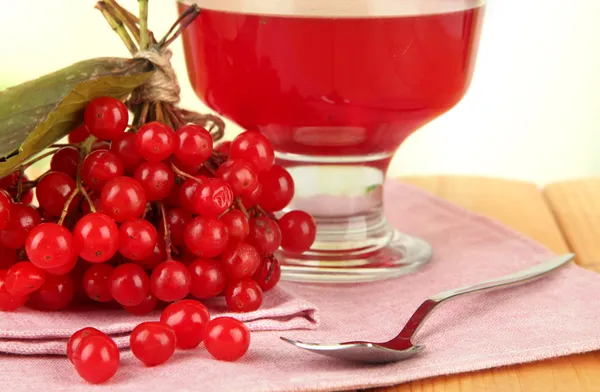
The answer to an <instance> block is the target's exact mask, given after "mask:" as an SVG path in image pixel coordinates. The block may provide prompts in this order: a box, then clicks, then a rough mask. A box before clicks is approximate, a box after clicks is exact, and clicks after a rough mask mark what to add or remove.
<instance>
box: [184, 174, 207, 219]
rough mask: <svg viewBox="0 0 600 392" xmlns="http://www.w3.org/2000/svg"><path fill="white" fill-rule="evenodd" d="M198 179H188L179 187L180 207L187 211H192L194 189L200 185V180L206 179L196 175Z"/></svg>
mask: <svg viewBox="0 0 600 392" xmlns="http://www.w3.org/2000/svg"><path fill="white" fill-rule="evenodd" d="M197 178H198V179H199V180H200V181H196V180H192V179H188V180H186V181H185V182H184V183H183V184H182V185H181V188H180V189H179V203H180V204H181V207H182V208H184V209H185V210H187V211H189V212H194V209H195V208H194V195H195V194H196V190H197V189H198V187H199V186H200V184H201V182H204V181H205V180H206V178H205V177H200V176H199V177H197Z"/></svg>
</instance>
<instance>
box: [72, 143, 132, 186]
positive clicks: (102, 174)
mask: <svg viewBox="0 0 600 392" xmlns="http://www.w3.org/2000/svg"><path fill="white" fill-rule="evenodd" d="M124 172H125V166H124V165H123V162H121V159H119V157H118V156H117V155H115V154H113V153H112V152H110V151H107V150H97V151H92V152H90V153H89V154H88V156H86V157H85V159H84V160H83V165H82V166H81V179H82V180H83V183H84V184H85V185H86V186H88V187H89V188H90V189H91V190H93V191H96V192H99V191H101V190H102V188H103V187H104V185H105V184H106V183H107V182H108V181H109V180H111V179H113V178H115V177H119V176H122V175H123V173H124Z"/></svg>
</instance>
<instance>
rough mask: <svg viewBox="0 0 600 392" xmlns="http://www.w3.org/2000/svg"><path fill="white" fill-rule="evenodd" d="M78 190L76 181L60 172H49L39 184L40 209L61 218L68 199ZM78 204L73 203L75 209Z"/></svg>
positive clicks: (37, 189) (72, 206)
mask: <svg viewBox="0 0 600 392" xmlns="http://www.w3.org/2000/svg"><path fill="white" fill-rule="evenodd" d="M75 188H77V185H76V184H75V180H73V179H72V178H71V177H69V176H68V175H66V174H65V173H60V172H49V173H47V174H45V175H44V176H43V177H42V178H41V179H40V180H39V181H38V183H37V186H36V188H35V189H36V192H37V198H38V202H39V203H40V207H42V208H43V209H44V211H46V212H47V213H49V214H50V215H52V216H60V215H61V214H62V211H63V208H64V207H65V203H66V202H67V199H68V198H69V196H70V195H71V193H73V191H74V190H75ZM76 205H77V203H74V202H73V203H71V206H70V208H74V207H75V206H76Z"/></svg>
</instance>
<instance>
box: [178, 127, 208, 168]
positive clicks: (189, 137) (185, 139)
mask: <svg viewBox="0 0 600 392" xmlns="http://www.w3.org/2000/svg"><path fill="white" fill-rule="evenodd" d="M212 151H213V140H212V137H211V136H210V133H209V132H208V131H207V130H206V129H204V128H202V127H201V126H199V125H195V124H188V125H184V126H182V127H181V128H179V129H178V130H177V134H176V139H175V151H174V155H175V158H177V160H178V161H179V162H182V163H183V164H185V165H186V166H196V165H200V164H202V163H204V162H206V160H207V159H208V158H209V157H210V155H211V154H212Z"/></svg>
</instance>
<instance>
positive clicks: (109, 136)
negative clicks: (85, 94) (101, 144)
mask: <svg viewBox="0 0 600 392" xmlns="http://www.w3.org/2000/svg"><path fill="white" fill-rule="evenodd" d="M83 121H84V122H85V126H86V127H87V129H89V131H90V133H91V134H92V135H94V136H96V137H97V138H98V139H101V140H113V139H117V138H119V137H120V136H121V135H122V134H123V132H125V129H126V128H127V124H128V122H129V112H128V111H127V107H126V106H125V104H124V103H123V102H121V101H119V100H118V99H115V98H112V97H98V98H94V99H92V100H91V101H90V102H89V103H88V105H87V107H86V108H85V113H84V115H83Z"/></svg>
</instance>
